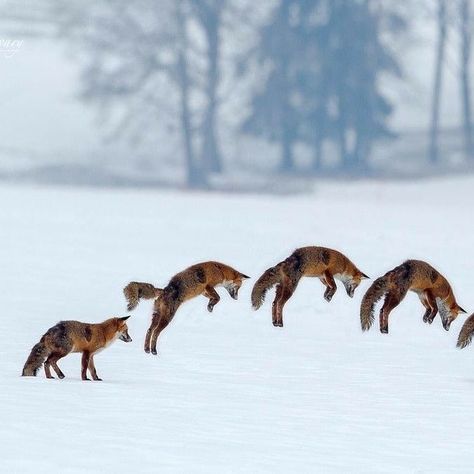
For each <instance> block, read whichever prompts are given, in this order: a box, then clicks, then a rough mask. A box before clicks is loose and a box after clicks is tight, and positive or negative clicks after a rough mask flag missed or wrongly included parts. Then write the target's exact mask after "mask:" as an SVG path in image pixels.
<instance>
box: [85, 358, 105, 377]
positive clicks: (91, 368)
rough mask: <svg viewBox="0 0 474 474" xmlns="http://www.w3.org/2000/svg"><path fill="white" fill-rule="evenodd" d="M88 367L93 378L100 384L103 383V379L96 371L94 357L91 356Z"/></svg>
mask: <svg viewBox="0 0 474 474" xmlns="http://www.w3.org/2000/svg"><path fill="white" fill-rule="evenodd" d="M88 367H89V372H90V374H91V375H92V378H93V379H94V380H96V381H98V382H102V379H101V378H99V377H98V376H97V370H95V365H94V355H91V356H90V359H89V364H88Z"/></svg>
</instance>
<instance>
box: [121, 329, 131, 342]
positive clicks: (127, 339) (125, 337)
mask: <svg viewBox="0 0 474 474" xmlns="http://www.w3.org/2000/svg"><path fill="white" fill-rule="evenodd" d="M119 339H120V340H121V341H123V342H132V338H131V337H130V335H129V334H128V331H125V332H123V333H121V334H120V336H119Z"/></svg>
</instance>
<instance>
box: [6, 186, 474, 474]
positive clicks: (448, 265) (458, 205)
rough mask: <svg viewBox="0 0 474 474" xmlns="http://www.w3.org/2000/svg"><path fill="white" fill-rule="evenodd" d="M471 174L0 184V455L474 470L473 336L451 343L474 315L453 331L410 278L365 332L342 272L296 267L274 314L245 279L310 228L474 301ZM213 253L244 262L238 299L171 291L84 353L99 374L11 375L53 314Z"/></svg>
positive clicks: (196, 467) (100, 313)
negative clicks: (158, 329)
mask: <svg viewBox="0 0 474 474" xmlns="http://www.w3.org/2000/svg"><path fill="white" fill-rule="evenodd" d="M473 186H474V179H473V178H469V177H468V178H463V179H457V180H447V179H446V180H434V181H427V182H413V183H371V182H359V183H349V182H348V183H329V184H323V185H322V184H321V185H318V186H317V187H316V189H315V192H314V194H310V195H305V196H296V197H285V198H278V197H272V196H251V195H247V196H237V195H232V196H226V195H221V194H209V195H206V194H200V193H189V194H179V193H174V192H152V191H127V190H87V189H66V188H47V187H35V188H31V187H21V186H6V185H2V186H0V199H1V202H2V208H1V210H0V228H1V229H2V234H1V240H0V243H1V245H0V262H1V266H2V273H1V288H2V312H1V316H0V318H1V323H2V324H1V329H0V359H1V361H2V362H1V364H0V371H1V372H0V376H1V380H2V390H1V391H0V420H1V423H0V454H1V465H2V468H1V470H2V472H9V473H23V472H35V473H43V472H61V473H76V472H117V473H122V472H137V473H155V472H161V473H163V472H166V473H168V472H170V473H175V472H176V473H182V472H186V473H222V472H231V473H239V472H252V473H259V472H271V473H276V472H325V473H326V472H328V473H331V472H344V473H346V472H351V473H370V472H377V473H392V472H393V473H395V472H397V473H399V472H416V473H428V472H429V473H433V472H440V473H448V472H453V473H454V472H456V473H462V472H472V470H473V469H474V461H473V457H472V446H473V443H474V431H473V428H472V426H473V424H474V411H473V410H472V400H473V392H474V374H473V365H474V352H473V348H468V349H465V350H463V351H459V350H457V349H456V348H455V342H456V338H457V334H458V333H459V330H460V328H461V326H462V323H463V321H464V320H465V317H466V316H467V315H463V316H460V317H459V318H458V319H457V320H456V321H455V322H454V323H453V324H452V325H451V330H450V332H445V331H444V330H443V328H442V326H441V322H440V319H439V317H437V318H436V320H435V322H434V323H433V325H431V326H428V325H426V324H424V323H423V322H422V316H423V313H424V311H423V308H422V306H421V304H420V302H419V300H418V298H417V296H416V295H415V294H413V293H411V294H409V295H408V296H407V298H406V299H405V300H404V301H403V302H402V304H401V305H400V306H399V307H398V308H396V309H395V310H394V311H393V313H392V315H391V318H390V334H389V335H382V334H380V333H379V332H378V327H377V326H378V325H377V326H376V327H374V328H373V329H372V330H371V331H370V332H369V333H362V331H361V329H360V322H359V304H360V300H361V298H362V296H363V293H364V291H365V290H366V289H367V288H368V287H369V285H370V280H367V281H363V283H362V284H361V287H360V288H359V289H358V290H357V291H356V294H355V297H354V298H353V299H350V298H348V297H347V295H346V293H345V291H344V289H343V288H342V285H340V284H339V290H338V292H337V293H336V295H335V296H334V298H333V300H332V302H331V303H327V302H326V301H325V300H324V299H323V296H322V295H323V287H322V285H321V283H320V282H319V280H317V279H304V280H302V281H301V283H300V285H299V287H298V289H297V291H296V292H295V294H294V296H293V297H292V299H291V300H290V301H289V302H288V304H287V305H286V307H285V313H284V324H285V327H284V328H283V329H280V328H274V327H273V326H272V324H271V315H270V308H271V301H272V298H273V293H270V294H269V295H268V297H267V301H266V302H265V304H264V306H263V307H262V308H261V309H260V310H259V311H257V312H254V311H253V310H252V309H251V308H250V292H251V287H252V285H253V283H254V282H255V279H256V278H257V277H258V276H260V274H261V273H262V272H263V271H264V270H265V269H266V268H268V267H269V266H271V265H273V264H275V263H276V262H278V261H280V260H281V259H282V258H284V257H286V256H287V255H289V254H290V252H291V251H292V250H293V249H294V248H296V247H298V246H302V245H325V246H328V247H333V248H336V249H339V250H341V251H342V252H344V253H345V254H346V255H348V256H349V257H350V258H351V259H352V260H353V261H354V262H355V263H356V264H357V265H358V266H359V267H360V269H361V270H362V271H363V272H365V273H367V274H368V275H369V276H371V277H372V278H375V277H377V276H379V275H381V274H383V273H384V272H386V271H387V270H389V269H391V268H393V267H394V266H396V265H397V264H399V263H401V262H402V261H403V260H404V259H406V258H421V259H425V260H427V261H429V262H430V263H432V264H433V265H434V266H435V267H436V268H437V269H438V270H440V271H441V272H442V273H443V274H444V275H445V276H446V277H447V278H448V280H449V281H450V282H451V283H452V285H453V287H454V291H455V294H456V295H457V298H458V302H459V304H460V305H461V306H463V307H465V309H466V310H468V311H469V310H471V311H472V309H473V308H474V298H473V297H472V296H471V291H470V290H471V284H472V277H471V271H472V259H473V255H474V250H473V248H472V234H473V230H474V224H473V221H472V198H471V196H472V189H473ZM207 259H215V260H221V261H223V262H225V263H228V264H230V265H232V266H234V267H236V268H237V269H239V270H240V271H242V272H244V273H246V274H248V275H251V276H252V279H251V280H249V281H246V282H244V285H243V286H242V289H241V291H240V297H239V300H238V301H234V300H232V299H231V298H230V297H229V296H228V295H227V293H226V292H225V291H223V290H222V289H221V290H219V292H220V294H221V301H220V302H219V304H218V305H217V306H216V307H215V308H214V312H213V313H212V314H210V313H208V312H207V310H206V300H205V299H204V298H202V297H199V298H196V299H194V300H192V301H190V302H188V303H186V304H185V305H183V306H182V307H181V308H180V309H179V311H178V313H177V315H176V317H175V319H174V320H173V322H172V323H171V324H170V326H168V328H167V329H166V330H165V331H164V332H163V334H162V337H161V339H160V340H159V343H158V351H159V356H158V357H154V356H152V355H148V354H145V353H144V352H143V350H142V346H143V341H144V335H145V331H146V329H147V327H148V324H149V320H150V313H151V303H150V302H149V301H144V302H142V303H141V304H140V306H139V308H138V309H137V310H136V311H135V312H133V313H132V317H131V318H130V320H129V332H130V335H131V337H132V338H133V342H132V343H130V344H125V343H123V342H121V341H117V342H115V343H114V344H113V345H112V346H111V347H109V348H108V349H107V350H105V351H103V352H101V353H100V354H99V355H98V356H97V357H96V360H95V363H96V367H97V371H98V374H99V376H100V377H101V378H103V379H104V381H103V382H82V381H81V380H80V356H79V355H76V354H75V355H70V356H68V357H67V358H65V359H62V360H61V361H60V362H59V365H60V367H61V369H62V370H63V372H64V373H65V374H66V379H64V380H46V379H45V378H44V373H43V371H41V373H40V374H39V376H38V377H36V378H32V377H31V378H24V377H20V373H21V369H22V367H23V364H24V362H25V360H26V358H27V356H28V354H29V351H30V350H31V348H32V346H33V345H34V344H35V343H36V342H37V341H38V340H39V338H40V336H41V335H42V334H43V333H44V332H45V331H46V330H47V329H48V328H49V327H51V326H52V325H54V324H55V323H56V322H57V321H59V320H61V319H79V320H82V321H88V322H96V321H101V320H104V319H106V318H107V317H109V316H111V315H125V314H127V313H126V310H125V301H124V298H123V295H122V287H123V286H124V285H125V284H126V283H127V282H128V281H130V280H142V281H150V282H153V283H156V284H157V285H164V284H165V283H166V282H167V281H168V279H169V278H170V277H171V276H172V275H173V274H174V273H176V272H178V271H180V270H182V269H184V268H185V267H187V266H188V265H190V264H192V263H196V262H199V261H203V260H207Z"/></svg>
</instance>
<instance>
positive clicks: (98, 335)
mask: <svg viewBox="0 0 474 474" xmlns="http://www.w3.org/2000/svg"><path fill="white" fill-rule="evenodd" d="M129 317H130V316H125V317H124V318H110V319H107V320H106V321H104V322H103V323H99V324H89V323H81V322H79V321H61V322H59V323H58V324H56V325H55V326H53V327H52V328H50V329H48V331H47V332H46V333H45V334H44V336H43V337H42V338H41V339H40V341H39V342H38V344H36V345H34V346H33V349H32V350H31V353H30V356H29V357H28V360H27V361H26V363H25V366H24V367H23V373H22V374H21V375H23V376H26V375H32V376H36V373H37V372H38V370H39V368H40V367H41V365H42V364H43V362H44V372H45V374H46V378H48V379H53V378H54V377H53V376H52V375H51V369H50V367H53V369H54V371H55V372H56V374H57V376H58V377H59V378H60V379H63V378H64V374H63V373H62V372H61V369H60V368H59V367H58V365H57V362H58V360H59V359H61V358H63V357H65V356H67V355H68V354H70V353H71V352H82V370H81V376H82V380H89V379H88V378H87V369H89V372H90V374H91V376H92V378H93V379H94V380H102V379H100V378H99V377H98V376H97V371H96V370H95V365H94V355H95V354H97V353H98V352H100V351H102V350H103V349H105V348H106V347H107V346H109V345H110V344H112V342H114V341H115V339H117V338H119V339H120V340H122V341H124V342H131V340H132V339H131V337H130V336H129V335H128V328H127V323H126V322H125V321H126V320H127V319H128V318H129Z"/></svg>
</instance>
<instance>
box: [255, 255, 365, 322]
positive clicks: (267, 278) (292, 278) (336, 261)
mask: <svg viewBox="0 0 474 474" xmlns="http://www.w3.org/2000/svg"><path fill="white" fill-rule="evenodd" d="M303 276H307V277H318V278H319V279H320V280H321V282H322V283H323V285H325V286H326V291H325V292H324V298H325V299H326V300H327V301H331V299H332V297H333V296H334V293H336V290H337V286H336V282H335V281H334V280H335V279H337V280H340V281H341V282H342V283H343V285H344V287H345V289H346V292H347V294H348V295H349V296H350V297H351V298H352V297H353V296H354V291H355V290H356V288H357V287H358V286H359V284H360V282H361V281H362V279H364V278H369V277H368V276H367V275H365V274H364V273H362V272H361V271H360V270H359V269H358V268H357V267H356V266H355V265H354V264H353V263H352V262H351V261H350V260H349V259H348V258H347V257H346V256H345V255H343V254H342V253H341V252H338V251H337V250H332V249H328V248H325V247H302V248H299V249H297V250H295V251H294V252H293V253H292V254H291V255H290V256H289V257H288V258H287V259H286V260H283V262H280V263H279V264H277V265H275V266H274V267H271V268H269V269H268V270H267V271H266V272H265V273H264V274H263V275H262V276H261V277H260V278H259V279H258V280H257V282H256V283H255V285H254V287H253V290H252V306H253V308H254V309H258V308H260V306H261V305H262V303H263V301H264V299H265V294H266V292H267V291H268V290H269V289H270V288H272V287H273V286H274V285H277V287H276V295H275V299H274V301H273V305H272V322H273V325H274V326H277V327H283V307H284V305H285V303H286V302H287V301H288V300H289V299H290V297H291V295H292V294H293V293H294V291H295V289H296V286H297V285H298V282H299V280H300V278H301V277H303Z"/></svg>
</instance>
